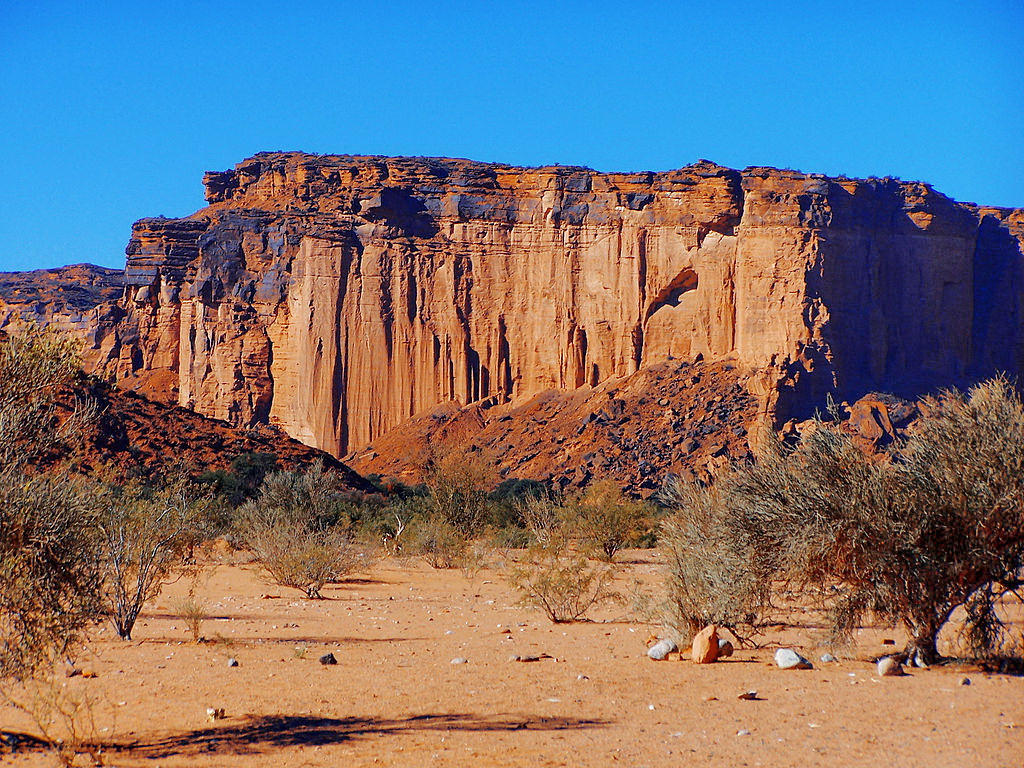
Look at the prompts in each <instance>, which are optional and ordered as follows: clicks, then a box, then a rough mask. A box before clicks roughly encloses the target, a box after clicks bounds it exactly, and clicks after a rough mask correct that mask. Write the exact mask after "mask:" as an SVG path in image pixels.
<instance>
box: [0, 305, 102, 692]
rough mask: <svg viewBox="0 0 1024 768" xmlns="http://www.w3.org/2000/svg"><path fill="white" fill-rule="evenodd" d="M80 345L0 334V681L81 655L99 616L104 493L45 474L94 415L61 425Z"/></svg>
mask: <svg viewBox="0 0 1024 768" xmlns="http://www.w3.org/2000/svg"><path fill="white" fill-rule="evenodd" d="M77 350H78V345H77V344H76V343H75V342H73V341H72V340H70V339H69V338H68V337H66V336H63V335H61V334H59V333H57V332H55V331H52V330H46V329H42V328H39V327H38V326H34V325H30V326H27V327H25V328H23V329H21V330H19V331H16V332H13V333H11V334H10V335H6V336H4V335H3V334H2V333H0V677H3V678H13V679H24V678H26V677H30V676H32V675H35V674H37V673H38V672H40V671H41V670H43V669H45V668H46V667H48V666H51V665H52V663H53V662H54V661H56V660H57V659H59V658H61V657H66V656H68V655H70V654H71V653H73V652H74V650H75V649H76V647H77V646H78V644H79V642H80V641H81V639H82V637H83V635H84V631H85V629H86V627H87V626H88V625H89V624H90V623H91V622H92V621H94V620H95V619H96V618H97V616H98V615H99V573H98V556H97V539H96V536H95V535H94V532H95V528H94V521H95V518H96V513H97V489H96V488H95V486H93V485H92V484H91V483H88V482H86V481H84V480H82V479H79V478H73V477H71V476H68V475H66V474H63V473H54V474H49V475H38V474H36V473H35V468H34V467H33V466H32V464H33V462H35V461H37V460H38V459H40V458H41V457H43V456H44V455H45V454H47V453H48V452H55V451H59V452H60V453H61V454H63V455H64V456H67V455H70V454H71V453H73V451H74V448H75V445H76V443H80V442H81V439H82V437H83V435H84V433H85V429H86V427H87V426H88V424H89V423H90V422H91V421H92V419H94V418H95V408H94V407H92V406H91V405H89V404H86V403H83V402H79V403H78V406H77V408H76V409H75V410H74V411H73V412H72V413H71V414H70V416H66V417H64V418H63V419H62V418H60V417H59V415H58V407H57V406H58V402H59V399H60V395H61V393H62V392H63V391H64V390H66V389H67V388H68V387H70V386H71V384H72V383H73V382H74V381H75V378H76V377H77V375H78V372H79V361H78V354H77Z"/></svg>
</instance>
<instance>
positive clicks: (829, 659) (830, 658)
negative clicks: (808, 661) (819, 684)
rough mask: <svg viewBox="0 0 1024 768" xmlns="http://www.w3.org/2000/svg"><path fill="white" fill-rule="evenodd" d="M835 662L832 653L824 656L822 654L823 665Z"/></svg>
mask: <svg viewBox="0 0 1024 768" xmlns="http://www.w3.org/2000/svg"><path fill="white" fill-rule="evenodd" d="M835 660H836V657H835V656H833V655H832V654H831V653H823V654H821V661H822V663H823V664H831V663H832V662H834V661H835Z"/></svg>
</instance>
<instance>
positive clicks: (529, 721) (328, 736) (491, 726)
mask: <svg viewBox="0 0 1024 768" xmlns="http://www.w3.org/2000/svg"><path fill="white" fill-rule="evenodd" d="M607 724H608V721H605V720H593V719H591V720H587V719H580V718H573V717H539V716H535V717H531V716H514V715H503V716H495V717H488V716H483V715H470V714H443V715H415V716H412V717H407V718H395V719H389V718H370V717H344V718H334V717H316V716H309V715H250V716H248V717H246V718H244V719H243V720H242V721H241V722H239V723H237V724H232V725H225V726H219V727H214V726H211V727H210V728H197V729H194V730H191V731H186V732H183V733H178V734H173V735H170V736H166V737H163V738H159V739H155V740H152V741H136V742H130V743H122V744H115V745H110V746H109V747H108V751H109V752H117V753H120V754H122V755H125V756H130V757H137V758H147V759H160V758H168V757H181V756H185V757H187V756H189V755H206V754H224V755H244V754H254V753H259V752H264V751H269V750H273V749H286V748H290V747H299V746H323V745H332V744H343V743H345V742H347V741H351V740H353V739H357V738H360V737H363V736H381V735H399V734H402V733H413V732H424V731H437V732H458V731H467V732H508V731H521V730H533V731H564V730H580V729H583V728H601V727H604V726H605V725H607Z"/></svg>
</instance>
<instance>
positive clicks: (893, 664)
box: [875, 656, 906, 677]
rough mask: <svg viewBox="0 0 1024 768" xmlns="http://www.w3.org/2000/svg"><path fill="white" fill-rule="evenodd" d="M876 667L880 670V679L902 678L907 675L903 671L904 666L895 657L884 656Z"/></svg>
mask: <svg viewBox="0 0 1024 768" xmlns="http://www.w3.org/2000/svg"><path fill="white" fill-rule="evenodd" d="M875 667H876V668H877V669H878V674H879V676H880V677H900V676H902V675H905V674H906V673H905V672H904V671H903V665H902V664H900V660H899V659H897V658H896V657H895V656H883V657H882V658H880V659H879V660H878V663H877V664H876V665H875Z"/></svg>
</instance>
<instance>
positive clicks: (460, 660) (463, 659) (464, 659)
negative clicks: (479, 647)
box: [452, 656, 469, 664]
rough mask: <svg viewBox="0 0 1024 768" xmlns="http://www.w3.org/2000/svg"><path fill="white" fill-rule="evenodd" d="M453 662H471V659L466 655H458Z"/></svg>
mask: <svg viewBox="0 0 1024 768" xmlns="http://www.w3.org/2000/svg"><path fill="white" fill-rule="evenodd" d="M452 664H469V659H467V658H466V657H465V656H456V657H455V658H454V659H452Z"/></svg>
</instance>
